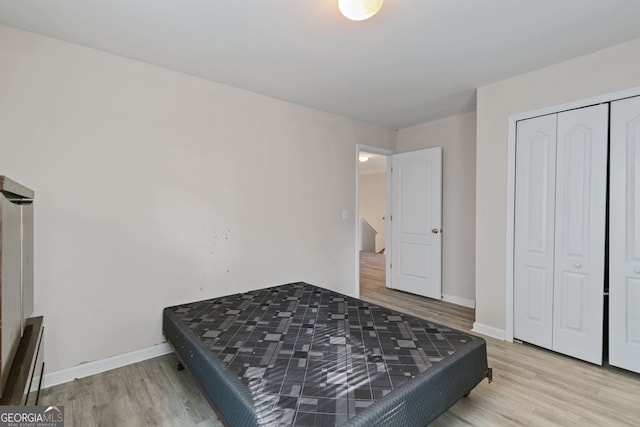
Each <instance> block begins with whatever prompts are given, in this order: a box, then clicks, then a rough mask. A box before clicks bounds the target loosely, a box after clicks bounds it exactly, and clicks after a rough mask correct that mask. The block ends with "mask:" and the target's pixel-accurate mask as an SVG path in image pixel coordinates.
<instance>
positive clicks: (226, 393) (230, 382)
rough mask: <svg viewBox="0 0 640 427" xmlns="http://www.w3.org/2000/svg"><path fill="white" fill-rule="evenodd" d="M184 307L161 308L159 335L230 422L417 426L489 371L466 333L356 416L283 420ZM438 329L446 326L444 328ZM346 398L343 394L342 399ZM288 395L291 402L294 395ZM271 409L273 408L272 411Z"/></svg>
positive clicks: (482, 351) (479, 345)
mask: <svg viewBox="0 0 640 427" xmlns="http://www.w3.org/2000/svg"><path fill="white" fill-rule="evenodd" d="M283 286H290V287H291V286H293V287H294V288H295V287H296V286H297V287H298V288H299V287H300V286H303V287H304V289H305V290H307V291H308V289H309V288H308V287H310V286H311V285H306V284H291V285H283ZM281 288H282V287H276V288H271V290H268V291H269V292H272V293H274V295H276V296H277V295H278V294H277V291H279V290H281ZM298 288H296V289H298ZM311 288H312V289H320V292H323V293H329V294H330V295H331V296H332V297H333V296H337V297H339V298H341V299H344V300H345V302H348V303H349V304H356V303H362V304H364V305H365V306H366V307H371V309H372V310H382V311H383V312H384V314H385V315H389V316H394V317H395V316H398V315H400V313H398V312H395V311H392V310H388V309H382V308H380V307H378V306H375V305H373V304H367V303H363V302H360V301H359V300H355V299H352V298H349V297H346V296H344V295H340V294H337V293H335V292H331V291H327V290H323V289H321V288H315V287H311ZM256 292H257V291H256ZM249 294H250V293H249ZM219 300H220V299H214V300H211V301H219ZM346 300H348V301H346ZM194 304H198V303H194ZM189 307H190V305H189V304H185V305H181V306H176V307H170V308H167V309H165V310H164V315H163V331H164V334H165V336H166V338H167V340H168V341H169V343H170V344H171V345H172V347H173V348H174V351H175V353H176V355H177V356H178V358H179V360H180V362H181V363H182V364H183V365H184V366H185V367H186V368H187V370H188V371H189V372H190V373H191V375H192V376H193V378H194V379H195V381H196V383H197V384H198V386H199V387H200V389H201V390H202V392H203V394H204V395H205V396H206V398H207V400H208V401H209V402H210V404H211V405H212V407H213V408H214V410H215V411H216V413H217V414H218V416H219V418H220V419H221V420H222V421H223V422H224V423H225V424H226V425H229V426H241V427H245V426H271V425H296V426H303V425H305V426H306V425H327V424H329V425H331V424H332V421H333V424H335V425H344V426H352V427H354V426H363V427H364V426H367V427H369V426H381V427H382V426H389V425H398V426H422V425H426V424H428V423H430V422H431V421H433V420H435V419H436V418H437V417H439V416H440V415H441V414H442V413H444V412H445V411H446V410H447V409H449V408H450V407H451V406H452V405H453V404H455V402H457V401H458V400H459V399H460V398H462V397H463V396H467V395H468V394H469V393H470V392H471V390H472V389H473V388H474V387H475V386H476V385H477V384H478V383H480V382H481V381H482V379H484V378H485V377H486V378H489V381H491V376H492V371H491V369H490V368H488V366H487V356H486V343H485V341H484V340H483V339H481V338H478V337H474V336H472V335H468V334H465V335H466V336H467V337H468V342H467V343H466V344H465V345H463V346H462V347H460V348H456V350H455V352H453V354H452V355H451V356H448V357H445V358H444V359H442V360H441V361H439V362H438V363H435V364H433V366H431V367H429V368H428V369H427V370H426V371H424V372H422V373H420V374H418V375H416V376H415V378H414V379H412V380H410V381H407V382H405V383H403V384H400V385H399V386H398V387H395V388H393V390H391V391H390V392H388V393H387V394H386V395H384V396H379V397H376V399H375V400H374V401H373V403H371V404H370V405H369V406H368V407H366V408H362V409H359V410H358V411H357V412H356V414H355V415H353V414H352V416H350V417H349V418H348V419H345V418H344V417H343V418H339V417H335V416H332V415H331V414H330V413H318V414H317V415H316V417H315V418H309V416H306V418H305V417H304V416H298V415H299V414H298V413H296V415H295V416H294V417H289V418H286V419H283V418H282V413H280V414H279V415H273V414H271V413H270V411H271V408H273V407H274V401H273V399H272V398H273V396H269V398H270V399H271V400H269V399H266V396H265V399H262V396H260V394H259V393H258V394H256V393H255V390H254V392H253V393H252V391H251V389H250V387H249V386H248V385H247V384H246V383H245V382H246V381H245V382H243V381H242V376H239V375H238V373H237V372H236V373H234V372H232V371H231V370H230V369H229V367H228V366H227V365H226V364H225V363H223V361H222V360H221V359H220V358H219V357H218V354H217V353H218V352H219V350H220V349H219V348H216V351H212V350H211V349H210V348H209V347H208V346H207V344H205V343H204V342H203V340H201V339H200V338H199V337H198V336H197V335H196V334H195V333H194V331H193V330H192V327H193V325H190V324H189V321H188V320H187V321H183V320H182V319H181V315H180V314H179V313H176V310H179V309H183V310H184V309H185V308H189ZM402 316H404V318H406V319H408V320H411V321H416V318H413V317H411V316H407V315H405V314H402ZM197 320H201V319H197ZM422 322H425V321H424V320H422ZM430 325H433V324H430ZM190 326H191V327H190ZM436 326H438V325H436ZM443 329H444V330H449V329H448V328H443ZM452 333H455V334H464V333H462V332H459V331H452ZM208 345H209V346H213V347H214V348H215V345H213V344H212V343H211V342H210V341H209V342H208ZM376 360H379V359H376ZM314 375H315V374H314ZM249 384H252V383H249ZM253 384H255V383H253ZM285 394H286V393H285ZM319 397H322V396H319ZM307 398H308V397H307ZM347 398H348V397H347V396H345V399H347ZM287 399H289V400H287ZM291 399H292V398H291V397H290V396H281V397H280V402H279V404H280V403H281V404H282V406H285V407H287V404H288V402H290V401H292V400H291ZM293 399H294V400H293V401H296V400H297V399H296V398H293ZM302 399H304V397H302ZM301 402H302V400H300V401H299V404H301ZM276 407H278V405H276ZM275 412H276V411H273V413H274V414H275ZM289 414H291V412H289ZM294 420H295V424H294Z"/></svg>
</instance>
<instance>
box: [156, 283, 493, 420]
mask: <svg viewBox="0 0 640 427" xmlns="http://www.w3.org/2000/svg"><path fill="white" fill-rule="evenodd" d="M163 333H164V335H165V337H166V338H167V340H168V342H169V343H170V344H171V346H172V347H173V349H174V351H175V353H176V355H177V356H178V358H179V361H180V363H181V364H182V365H184V367H186V368H187V370H188V371H189V372H190V373H191V374H192V375H193V377H194V379H195V381H196V382H197V384H198V385H199V386H200V388H201V390H202V392H203V393H204V395H205V396H206V398H207V399H208V400H209V402H210V403H211V404H212V406H213V408H214V409H215V410H216V412H217V413H218V415H219V416H220V419H221V420H222V421H223V422H224V423H225V424H227V425H229V426H240V427H248V426H334V425H344V426H354V427H355V426H423V425H427V424H428V423H429V422H431V421H433V420H434V419H436V418H437V417H438V416H440V415H441V414H442V413H443V412H445V411H446V410H447V409H448V408H450V407H451V406H452V405H453V404H454V403H455V402H456V401H457V400H458V399H460V398H461V397H463V396H466V395H468V394H469V393H470V392H471V390H472V389H473V388H474V387H475V386H476V385H477V384H478V383H480V382H481V381H482V380H483V378H485V377H487V378H489V380H490V379H491V369H490V368H488V366H487V354H486V343H485V341H484V340H483V339H482V338H479V337H476V336H473V335H470V334H468V333H465V332H461V331H457V330H454V329H451V328H448V327H446V326H442V325H438V324H435V323H433V322H430V321H427V320H424V319H420V318H417V317H413V316H410V315H407V314H404V313H400V312H397V311H393V310H390V309H387V308H383V307H380V306H377V305H375V304H371V303H367V302H365V301H362V300H359V299H356V298H351V297H348V296H345V295H342V294H339V293H336V292H333V291H331V290H327V289H324V288H321V287H317V286H313V285H310V284H307V283H290V284H286V285H280V286H275V287H271V288H267V289H260V290H255V291H250V292H245V293H239V294H235V295H230V296H224V297H220V298H213V299H209V300H205V301H197V302H192V303H188V304H182V305H177V306H174V307H167V308H165V309H164V312H163Z"/></svg>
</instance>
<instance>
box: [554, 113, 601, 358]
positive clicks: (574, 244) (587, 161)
mask: <svg viewBox="0 0 640 427" xmlns="http://www.w3.org/2000/svg"><path fill="white" fill-rule="evenodd" d="M608 115H609V106H608V104H602V105H596V106H593V107H588V108H580V109H577V110H571V111H565V112H562V113H559V114H558V143H557V157H556V222H555V265H554V270H555V271H554V279H553V282H554V285H553V289H554V291H553V346H552V349H553V350H554V351H557V352H560V353H564V354H568V355H570V356H574V357H577V358H579V359H583V360H586V361H589V362H592V363H596V364H599V365H601V364H602V323H603V303H604V261H605V223H606V198H607V145H608Z"/></svg>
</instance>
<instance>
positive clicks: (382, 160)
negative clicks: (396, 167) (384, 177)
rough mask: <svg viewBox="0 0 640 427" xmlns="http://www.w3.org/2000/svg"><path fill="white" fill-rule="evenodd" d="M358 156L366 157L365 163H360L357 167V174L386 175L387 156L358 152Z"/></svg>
mask: <svg viewBox="0 0 640 427" xmlns="http://www.w3.org/2000/svg"><path fill="white" fill-rule="evenodd" d="M360 156H367V157H368V160H367V161H366V162H360V163H359V167H358V173H359V174H360V175H372V174H374V173H386V172H387V156H383V155H382V154H376V153H366V152H364V151H361V152H360Z"/></svg>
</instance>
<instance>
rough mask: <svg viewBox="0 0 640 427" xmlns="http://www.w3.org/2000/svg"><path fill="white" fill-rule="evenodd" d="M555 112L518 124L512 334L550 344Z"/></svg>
mask: <svg viewBox="0 0 640 427" xmlns="http://www.w3.org/2000/svg"><path fill="white" fill-rule="evenodd" d="M556 120H557V115H556V114H552V115H548V116H542V117H536V118H533V119H528V120H522V121H520V122H518V123H517V128H516V132H517V136H516V189H515V194H516V197H515V218H516V220H515V239H514V337H515V338H517V339H519V340H522V341H526V342H529V343H532V344H536V345H539V346H542V347H546V348H551V343H552V320H553V319H552V303H553V250H554V243H553V242H554V209H555V208H554V204H555V169H556V166H555V158H556Z"/></svg>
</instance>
